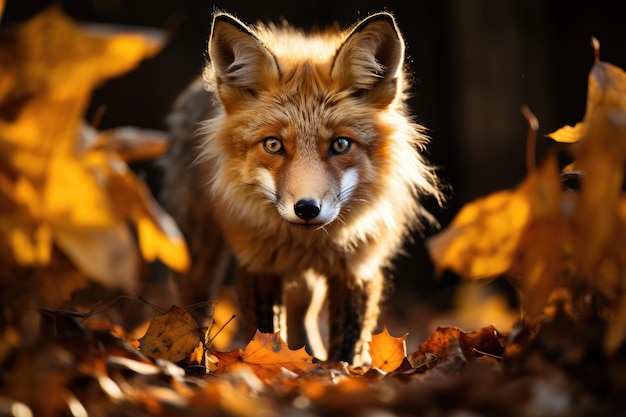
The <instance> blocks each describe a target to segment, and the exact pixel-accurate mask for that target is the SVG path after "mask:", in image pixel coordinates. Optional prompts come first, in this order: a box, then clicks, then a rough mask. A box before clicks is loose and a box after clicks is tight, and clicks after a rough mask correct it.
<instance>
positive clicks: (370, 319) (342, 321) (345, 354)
mask: <svg viewBox="0 0 626 417" xmlns="http://www.w3.org/2000/svg"><path fill="white" fill-rule="evenodd" d="M350 278H351V279H350ZM350 278H349V279H347V280H342V279H339V278H338V277H335V278H334V279H333V277H329V279H328V299H329V312H328V315H329V320H330V325H329V333H330V341H329V349H328V360H331V361H346V362H350V363H352V364H354V365H363V364H367V363H369V362H370V361H371V359H370V357H369V353H368V351H367V348H368V342H369V341H370V340H371V335H372V331H373V330H374V328H375V327H376V323H377V320H378V315H379V314H380V302H381V298H382V292H383V275H382V273H381V272H377V273H376V275H375V276H373V277H370V278H369V279H367V280H363V279H359V280H357V279H355V278H353V277H350Z"/></svg>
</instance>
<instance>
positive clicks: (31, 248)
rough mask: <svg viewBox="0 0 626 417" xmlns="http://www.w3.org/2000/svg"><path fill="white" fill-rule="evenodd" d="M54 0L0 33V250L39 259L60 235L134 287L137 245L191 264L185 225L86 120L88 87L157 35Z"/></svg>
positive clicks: (99, 270) (26, 262) (16, 258)
mask: <svg viewBox="0 0 626 417" xmlns="http://www.w3.org/2000/svg"><path fill="white" fill-rule="evenodd" d="M164 39H165V37H164V35H163V33H162V32H160V31H156V30H155V31H148V30H142V31H141V32H140V31H136V32H122V31H121V30H120V29H119V28H115V27H113V26H104V25H96V24H89V25H85V24H79V23H77V22H75V21H73V20H72V19H70V18H68V17H66V16H65V15H64V14H63V13H62V12H61V10H60V9H59V8H58V7H52V8H49V9H47V10H45V11H44V12H42V13H40V14H39V15H37V16H35V17H34V18H32V19H31V20H29V21H28V22H26V23H25V24H23V25H21V26H18V27H16V28H11V29H7V30H6V31H4V32H3V33H2V34H1V36H0V61H2V62H3V63H6V65H4V66H3V71H2V74H0V202H2V203H5V204H2V207H0V248H1V249H6V251H3V254H2V255H0V257H2V258H3V260H4V261H7V262H8V263H13V262H15V263H17V264H18V265H23V266H45V265H48V264H49V262H50V256H51V255H50V254H51V253H52V252H51V248H52V246H53V245H56V246H58V247H60V248H61V250H62V251H63V252H64V253H65V254H66V255H67V256H68V257H69V258H70V259H71V260H72V262H73V263H74V264H75V265H76V266H77V267H78V268H79V269H80V270H81V271H83V272H84V273H85V274H87V275H88V276H89V277H90V278H92V279H95V280H97V281H99V282H100V283H102V284H104V285H107V286H114V287H120V288H124V289H126V290H132V289H133V287H134V285H135V282H136V276H137V271H138V254H137V249H136V243H135V240H134V238H133V235H132V234H131V231H130V230H129V228H128V222H129V221H130V222H131V223H134V225H135V226H136V228H137V232H138V233H137V234H138V236H139V240H140V242H139V247H140V250H141V254H143V256H144V258H145V259H146V260H147V261H152V260H154V259H156V258H160V259H161V260H163V261H164V262H165V263H166V264H168V265H169V266H170V267H172V268H173V269H176V270H184V269H186V268H187V266H188V254H187V251H186V246H185V243H184V241H183V238H182V235H181V234H180V232H179V231H178V229H177V227H176V226H175V224H174V222H173V220H172V219H171V218H170V217H169V216H168V215H167V214H166V213H165V212H164V211H163V210H162V209H160V208H159V207H158V205H157V204H156V202H155V201H154V200H153V199H152V197H151V196H150V195H149V192H148V191H147V188H146V187H145V185H144V184H143V183H141V182H140V181H139V180H138V179H137V178H136V177H135V176H134V175H133V173H132V172H131V171H130V170H129V169H128V167H127V166H126V164H125V163H124V161H123V160H122V159H120V157H119V156H118V155H117V154H116V152H115V151H114V150H111V149H106V148H103V147H102V146H101V144H102V140H100V141H98V140H95V139H93V138H94V137H97V132H96V133H94V132H92V131H90V130H89V129H88V128H86V127H85V126H83V122H82V116H83V113H84V111H85V109H86V106H87V104H88V102H89V98H90V94H91V91H92V90H93V89H94V88H95V87H96V86H98V85H99V84H101V83H103V82H104V81H105V80H107V79H108V78H111V77H114V76H118V75H121V74H123V73H125V72H127V71H128V70H130V69H131V68H133V67H134V66H136V65H137V64H138V62H139V61H140V60H141V59H143V58H146V57H149V56H151V55H154V54H155V53H157V52H158V51H159V50H160V49H161V47H162V45H163V43H164Z"/></svg>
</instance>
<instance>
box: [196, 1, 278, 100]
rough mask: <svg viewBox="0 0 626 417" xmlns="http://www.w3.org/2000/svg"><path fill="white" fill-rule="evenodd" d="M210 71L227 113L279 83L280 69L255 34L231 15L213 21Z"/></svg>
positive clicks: (216, 17) (210, 41) (223, 14)
mask: <svg viewBox="0 0 626 417" xmlns="http://www.w3.org/2000/svg"><path fill="white" fill-rule="evenodd" d="M209 59H210V61H211V62H210V67H209V68H208V70H209V71H211V70H212V71H213V72H214V76H215V82H216V86H217V94H218V96H219V98H220V101H221V102H222V104H223V105H224V108H225V109H226V111H229V110H231V109H233V108H234V107H235V106H237V103H239V102H241V101H242V100H245V99H249V98H250V96H256V95H257V93H258V92H259V91H261V90H264V89H267V88H268V87H269V86H270V85H271V84H272V83H275V82H276V81H278V76H279V72H278V65H277V63H276V59H275V58H274V56H273V55H272V54H271V53H270V51H269V50H268V49H267V48H266V47H265V46H264V45H263V43H262V42H261V41H260V40H259V38H258V37H257V36H256V35H255V34H254V32H252V30H251V29H250V28H249V27H248V26H246V25H245V24H243V23H242V22H241V21H239V20H238V19H237V18H235V17H234V16H232V15H230V14H228V13H218V14H216V15H215V17H214V18H213V28H212V31H211V37H210V40H209Z"/></svg>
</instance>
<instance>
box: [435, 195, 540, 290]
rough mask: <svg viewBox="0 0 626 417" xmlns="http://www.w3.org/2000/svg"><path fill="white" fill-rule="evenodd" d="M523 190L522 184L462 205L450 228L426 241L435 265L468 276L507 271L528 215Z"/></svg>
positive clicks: (484, 275) (527, 203)
mask: <svg viewBox="0 0 626 417" xmlns="http://www.w3.org/2000/svg"><path fill="white" fill-rule="evenodd" d="M525 192H526V191H525V187H522V188H520V189H519V190H517V191H501V192H498V193H495V194H492V195H490V196H488V197H485V198H482V199H479V200H476V201H474V202H472V203H470V204H468V205H466V206H464V207H463V208H462V209H461V211H460V212H459V214H458V215H457V216H456V217H455V219H454V221H453V222H452V224H451V225H450V226H449V227H447V228H446V229H445V230H443V231H442V232H440V233H439V234H437V235H435V236H433V237H431V238H430V239H428V241H427V245H428V250H429V252H430V254H431V257H432V258H433V261H434V262H435V265H436V266H437V268H438V269H439V270H444V269H452V270H454V271H455V272H457V273H459V274H461V275H463V276H464V277H467V278H487V277H493V276H497V275H500V274H503V273H505V272H506V271H507V270H509V268H510V267H511V265H512V262H513V259H514V256H515V253H516V250H517V247H518V243H519V240H520V238H521V235H522V232H523V228H524V227H525V226H526V224H527V222H528V218H529V215H530V204H529V202H528V200H527V198H526V196H525Z"/></svg>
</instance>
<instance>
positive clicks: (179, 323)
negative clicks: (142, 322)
mask: <svg viewBox="0 0 626 417" xmlns="http://www.w3.org/2000/svg"><path fill="white" fill-rule="evenodd" d="M203 342H204V335H203V332H202V330H201V329H200V327H199V326H198V323H196V321H195V320H194V319H193V318H192V317H191V316H190V315H189V313H188V312H187V310H185V309H184V308H181V307H177V306H172V308H170V309H169V310H168V311H167V312H166V313H165V314H162V315H160V316H158V317H155V318H153V319H152V321H151V322H150V327H148V331H147V332H146V334H145V336H143V337H142V338H140V339H139V349H140V350H141V351H142V352H143V353H145V354H146V355H149V356H152V357H153V358H161V359H167V360H170V361H172V362H179V361H182V360H183V359H185V358H186V357H188V356H189V355H190V354H191V353H192V352H193V351H194V350H195V349H196V347H197V346H198V345H199V344H202V343H203Z"/></svg>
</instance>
